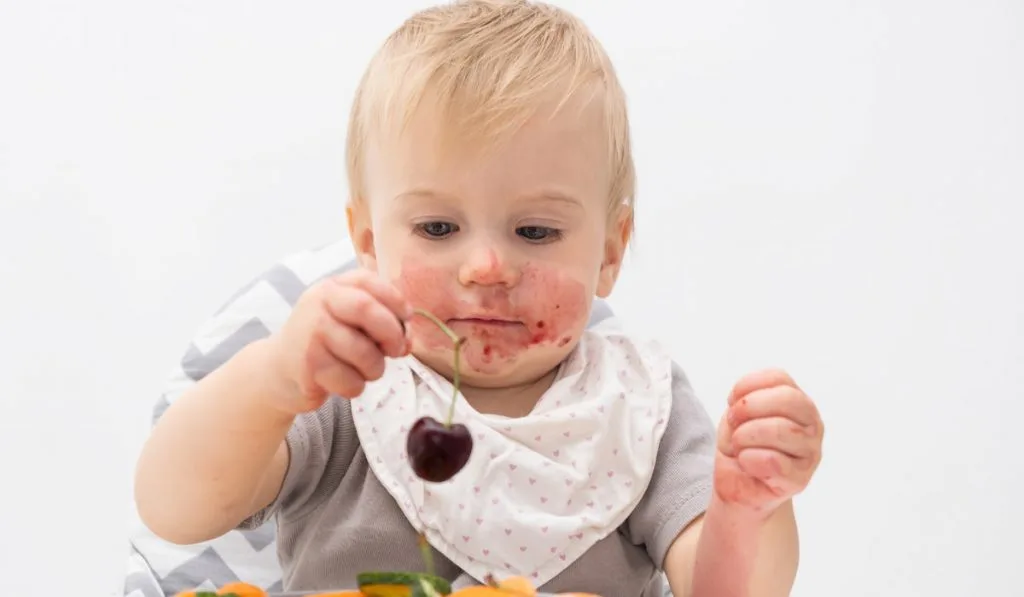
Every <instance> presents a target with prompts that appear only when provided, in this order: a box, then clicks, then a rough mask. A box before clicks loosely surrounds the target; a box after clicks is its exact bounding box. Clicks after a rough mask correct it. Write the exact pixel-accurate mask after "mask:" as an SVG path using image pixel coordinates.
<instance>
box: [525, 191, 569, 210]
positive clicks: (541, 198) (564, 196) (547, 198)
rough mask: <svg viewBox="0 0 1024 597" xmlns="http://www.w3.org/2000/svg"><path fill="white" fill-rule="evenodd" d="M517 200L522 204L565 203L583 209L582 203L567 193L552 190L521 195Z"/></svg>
mask: <svg viewBox="0 0 1024 597" xmlns="http://www.w3.org/2000/svg"><path fill="white" fill-rule="evenodd" d="M519 200H520V201H524V202H527V201H531V202H556V203H565V204H568V205H570V206H574V207H580V208H582V207H583V202H582V201H580V200H579V199H578V198H577V197H576V196H574V195H570V194H569V193H566V192H564V191H560V190H554V189H547V190H543V191H539V192H535V193H529V194H526V195H521V196H520V197H519Z"/></svg>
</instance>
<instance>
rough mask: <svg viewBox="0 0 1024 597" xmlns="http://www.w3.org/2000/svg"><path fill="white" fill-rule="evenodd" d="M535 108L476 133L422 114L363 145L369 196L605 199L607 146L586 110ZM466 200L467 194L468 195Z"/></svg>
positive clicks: (443, 117)
mask: <svg viewBox="0 0 1024 597" xmlns="http://www.w3.org/2000/svg"><path fill="white" fill-rule="evenodd" d="M568 108H569V109H563V110H558V111H553V110H550V109H543V108H542V109H539V110H537V111H536V112H535V113H534V114H533V115H531V117H530V118H528V119H526V120H525V121H524V122H522V123H520V124H519V126H517V127H515V128H511V127H510V128H506V129H504V130H500V131H497V132H495V131H480V130H476V129H473V128H471V127H470V126H468V124H472V123H466V122H464V121H459V120H458V119H457V118H453V117H452V114H453V112H450V111H448V112H446V111H444V110H427V109H423V110H420V111H419V112H418V114H416V115H415V116H414V117H413V118H411V119H410V120H409V121H408V123H407V124H406V126H405V127H404V128H403V129H401V130H400V131H392V132H390V133H389V134H383V133H378V134H376V135H373V136H372V138H371V141H370V143H368V145H367V153H366V166H367V171H366V175H367V179H368V180H367V182H368V186H369V187H370V188H369V189H368V190H370V193H371V195H377V194H379V193H380V192H381V191H382V189H388V192H395V190H396V189H397V187H402V188H410V187H411V188H419V187H429V188H435V187H445V188H449V189H451V188H466V189H474V190H476V191H478V192H481V193H483V192H486V193H487V194H489V195H494V194H501V195H505V196H526V195H543V194H545V193H547V194H563V195H569V196H581V197H589V196H591V195H594V194H600V195H601V196H602V199H603V198H604V197H605V196H606V194H607V191H608V185H610V180H609V179H610V167H609V166H610V162H609V160H608V153H609V152H608V140H607V134H606V131H605V129H604V128H603V127H602V126H601V125H602V119H601V118H599V117H597V116H595V115H594V114H592V113H588V112H589V111H588V110H579V109H575V107H574V106H569V107H568ZM470 194H472V192H470Z"/></svg>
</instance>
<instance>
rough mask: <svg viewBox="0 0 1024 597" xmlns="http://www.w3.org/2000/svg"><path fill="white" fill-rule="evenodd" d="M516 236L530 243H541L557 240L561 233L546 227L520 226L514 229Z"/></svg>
mask: <svg viewBox="0 0 1024 597" xmlns="http://www.w3.org/2000/svg"><path fill="white" fill-rule="evenodd" d="M516 234H518V235H519V236H521V237H523V238H525V239H526V240H528V241H531V242H543V241H552V240H558V238H559V236H561V234H562V231H561V230H558V229H556V228H549V227H547V226H520V227H519V228H516Z"/></svg>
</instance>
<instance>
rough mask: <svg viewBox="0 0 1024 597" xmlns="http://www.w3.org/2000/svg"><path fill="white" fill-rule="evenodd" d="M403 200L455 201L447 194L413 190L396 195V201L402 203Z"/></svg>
mask: <svg viewBox="0 0 1024 597" xmlns="http://www.w3.org/2000/svg"><path fill="white" fill-rule="evenodd" d="M402 199H440V200H449V201H450V200H452V199H454V197H452V196H451V195H449V194H447V193H439V192H437V191H435V190H433V189H427V188H413V189H409V190H406V191H402V192H401V193H399V194H397V195H395V198H394V200H395V201H400V200H402Z"/></svg>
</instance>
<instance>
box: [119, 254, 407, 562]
mask: <svg viewBox="0 0 1024 597" xmlns="http://www.w3.org/2000/svg"><path fill="white" fill-rule="evenodd" d="M409 312H410V309H409V307H408V305H407V303H406V302H405V300H404V298H403V297H402V296H401V295H400V294H399V293H398V291H397V290H396V289H395V288H394V287H393V286H391V285H390V284H388V283H386V282H384V281H383V280H381V279H380V278H379V277H377V276H376V274H373V273H372V272H368V271H365V270H355V271H350V272H347V273H345V274H342V275H340V276H337V277H334V278H329V279H326V280H323V281H321V282H320V283H318V284H316V285H315V286H313V287H311V288H310V289H309V290H307V291H306V293H304V294H303V295H302V297H301V298H300V299H299V301H298V303H297V304H296V306H295V308H294V310H293V311H292V313H291V315H290V316H289V318H288V321H287V322H286V323H285V324H284V326H283V327H282V328H281V329H280V330H278V331H277V332H275V333H274V334H273V335H272V336H271V337H270V338H267V339H265V340H259V341H256V342H253V343H252V344H250V345H249V346H247V347H246V348H244V349H242V350H241V351H239V352H238V353H237V354H236V355H235V356H234V357H233V358H231V359H230V360H229V361H228V362H227V363H225V364H224V365H223V366H221V367H220V368H218V369H216V370H215V371H213V372H212V373H210V374H209V375H207V376H206V377H205V378H204V379H203V380H202V381H201V382H200V383H199V384H197V385H196V386H194V387H193V388H192V389H191V390H189V391H188V392H186V393H185V394H183V395H182V396H181V397H179V398H178V399H177V400H176V401H175V402H174V403H173V404H172V406H171V407H170V408H168V409H167V411H166V412H164V414H163V415H162V416H161V417H160V420H159V421H158V423H157V424H156V426H155V427H154V429H153V432H152V434H151V436H150V438H149V440H148V441H147V442H146V445H145V446H144V448H143V451H142V454H141V456H140V459H139V463H138V467H137V471H136V481H135V493H136V502H137V506H138V510H139V514H140V516H141V518H142V520H143V521H144V522H145V523H146V525H147V526H149V527H150V528H151V529H152V530H153V531H154V532H155V533H156V534H158V535H160V536H162V537H164V538H165V539H167V540H169V541H173V542H176V543H195V542H200V541H204V540H209V539H212V538H214V537H217V536H219V535H222V534H223V533H225V532H227V531H229V530H231V529H232V528H234V527H236V526H238V525H240V524H241V523H242V522H243V521H245V520H246V519H247V518H249V517H250V516H252V515H253V514H256V513H258V512H260V511H261V510H262V509H263V508H265V507H266V506H268V505H269V504H271V503H272V502H276V501H279V500H275V498H277V497H278V494H279V493H280V492H281V491H282V487H283V485H284V484H285V480H286V475H287V474H288V471H289V470H290V468H295V467H297V466H301V467H304V466H306V465H307V464H308V463H307V462H306V460H305V457H306V456H309V454H307V452H308V451H309V448H310V445H309V444H310V440H311V438H313V437H317V436H320V435H324V434H325V433H333V431H331V430H332V429H333V421H331V420H329V419H330V418H331V413H332V410H331V409H329V408H328V409H323V410H321V407H322V406H323V405H324V404H329V403H328V402H327V398H328V397H329V396H332V395H336V396H341V397H346V398H355V397H357V396H358V395H359V394H360V393H362V390H363V387H364V386H365V384H366V382H367V381H371V380H374V379H377V378H379V377H380V375H381V374H382V373H383V372H384V359H385V357H388V356H389V357H397V356H402V355H404V354H406V353H407V350H408V348H407V346H406V341H405V336H404V327H403V324H402V320H404V319H406V318H408V316H409ZM302 413H311V414H310V415H309V416H306V417H304V420H305V422H306V424H305V425H298V426H295V427H293V425H292V424H293V422H294V421H295V417H296V415H300V414H302ZM321 418H326V419H328V420H322V421H321V420H320V419H321ZM290 429H295V430H296V436H295V438H296V440H297V441H298V443H297V444H295V446H292V444H290V443H286V441H285V439H286V437H287V436H288V433H289V430H290ZM316 443H317V445H318V446H321V447H324V446H330V445H331V444H332V438H330V437H320V438H319V441H318V442H316ZM292 447H298V448H299V455H300V456H303V457H302V458H299V460H298V462H291V461H290V460H291V459H292V458H293V457H294V456H295V454H294V453H290V448H292ZM324 458H326V456H325V455H323V454H320V455H319V456H317V457H316V458H314V460H316V461H317V462H318V464H319V465H323V459H324ZM297 477H301V476H291V477H290V478H293V479H294V478H297ZM307 484H309V483H307ZM308 489H309V488H308V487H305V488H297V487H293V493H295V495H294V496H289V497H294V498H295V500H300V501H301V499H304V498H307V497H309V495H308V493H307V492H305V491H304V490H308Z"/></svg>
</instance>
